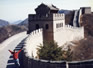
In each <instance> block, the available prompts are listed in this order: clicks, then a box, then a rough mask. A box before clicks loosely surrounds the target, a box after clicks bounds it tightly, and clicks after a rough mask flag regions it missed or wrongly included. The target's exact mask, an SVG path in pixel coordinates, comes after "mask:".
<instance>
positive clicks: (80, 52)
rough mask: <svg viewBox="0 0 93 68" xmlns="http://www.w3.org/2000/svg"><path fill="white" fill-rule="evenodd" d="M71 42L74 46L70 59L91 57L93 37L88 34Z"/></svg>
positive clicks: (92, 54)
mask: <svg viewBox="0 0 93 68" xmlns="http://www.w3.org/2000/svg"><path fill="white" fill-rule="evenodd" d="M73 43H74V45H75V46H73V49H74V50H73V54H72V60H89V59H93V37H91V36H88V37H87V38H84V39H81V40H79V41H75V42H73Z"/></svg>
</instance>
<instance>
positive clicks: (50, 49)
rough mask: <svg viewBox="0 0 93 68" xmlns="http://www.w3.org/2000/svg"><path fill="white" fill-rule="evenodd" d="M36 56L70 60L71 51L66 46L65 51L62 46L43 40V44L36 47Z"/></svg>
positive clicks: (47, 58)
mask: <svg viewBox="0 0 93 68" xmlns="http://www.w3.org/2000/svg"><path fill="white" fill-rule="evenodd" d="M37 50H38V51H37V56H38V58H39V59H44V60H54V61H57V60H71V58H70V56H71V52H70V49H69V48H68V50H67V51H65V50H63V49H62V47H58V44H57V43H55V42H50V43H47V42H44V46H42V45H40V46H39V47H38V48H37Z"/></svg>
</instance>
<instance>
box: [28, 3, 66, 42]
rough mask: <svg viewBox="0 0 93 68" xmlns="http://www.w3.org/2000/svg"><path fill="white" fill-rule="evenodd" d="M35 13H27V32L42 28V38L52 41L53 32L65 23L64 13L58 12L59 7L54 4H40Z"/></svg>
mask: <svg viewBox="0 0 93 68" xmlns="http://www.w3.org/2000/svg"><path fill="white" fill-rule="evenodd" d="M35 11H36V14H29V17H28V22H29V26H28V28H29V29H28V34H29V33H30V32H32V31H33V30H36V29H39V28H43V40H44V41H54V33H55V32H56V31H57V29H60V28H61V27H63V26H64V25H65V15H64V14H59V13H58V11H59V9H58V8H57V7H56V6H54V5H46V4H43V3H42V4H40V5H39V6H38V7H37V8H36V9H35Z"/></svg>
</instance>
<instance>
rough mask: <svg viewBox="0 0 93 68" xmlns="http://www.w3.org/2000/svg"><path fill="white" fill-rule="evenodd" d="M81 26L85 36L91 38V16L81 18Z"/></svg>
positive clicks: (92, 20) (92, 32)
mask: <svg viewBox="0 0 93 68" xmlns="http://www.w3.org/2000/svg"><path fill="white" fill-rule="evenodd" d="M81 26H84V31H85V32H84V33H85V36H89V35H90V36H93V14H92V13H91V14H84V15H82V16H81Z"/></svg>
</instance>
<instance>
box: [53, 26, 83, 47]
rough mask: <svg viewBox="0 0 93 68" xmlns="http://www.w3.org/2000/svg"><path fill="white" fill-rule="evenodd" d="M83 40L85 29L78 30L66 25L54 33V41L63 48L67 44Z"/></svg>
mask: <svg viewBox="0 0 93 68" xmlns="http://www.w3.org/2000/svg"><path fill="white" fill-rule="evenodd" d="M82 38H84V27H79V28H78V27H72V26H70V25H66V26H64V27H61V28H59V29H57V30H56V31H55V32H54V40H55V41H56V42H57V43H58V45H59V46H62V45H63V44H64V43H66V42H69V41H73V40H80V39H82Z"/></svg>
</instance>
